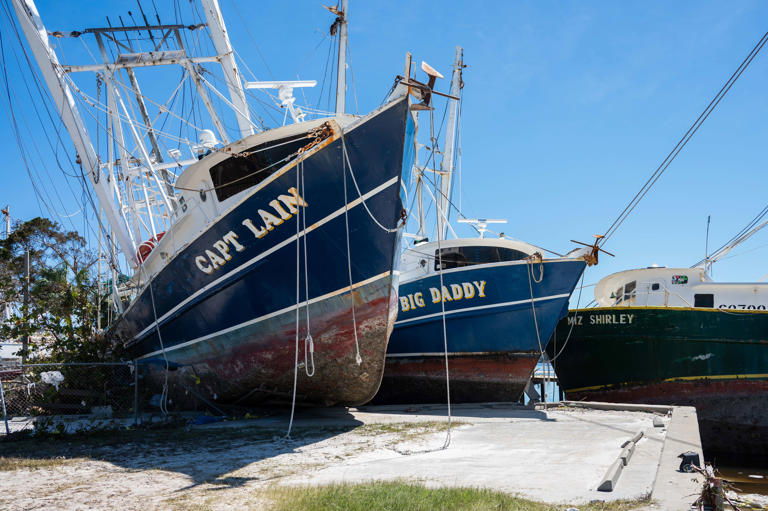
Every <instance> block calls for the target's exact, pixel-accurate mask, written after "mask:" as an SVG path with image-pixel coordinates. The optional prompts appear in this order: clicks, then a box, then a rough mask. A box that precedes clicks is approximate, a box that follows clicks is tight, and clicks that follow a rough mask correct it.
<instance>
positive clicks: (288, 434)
mask: <svg viewBox="0 0 768 511" xmlns="http://www.w3.org/2000/svg"><path fill="white" fill-rule="evenodd" d="M296 190H299V168H298V166H297V167H296ZM300 219H301V216H300V215H299V214H298V212H297V213H296V323H295V328H296V340H295V350H294V358H293V395H292V397H291V417H290V419H289V420H288V431H287V432H286V433H285V437H284V438H286V439H288V438H291V430H292V429H293V417H294V414H295V412H296V389H297V387H298V382H299V306H300V305H301V296H300V294H299V293H300V289H301V286H300V282H299V281H300V277H301V273H300V272H301V270H300V268H301V266H300V263H299V257H300V253H299V247H300V246H301V242H300V241H299V233H300V232H301V225H300V223H299V221H300ZM307 305H309V297H307Z"/></svg>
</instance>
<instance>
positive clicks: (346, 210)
mask: <svg viewBox="0 0 768 511" xmlns="http://www.w3.org/2000/svg"><path fill="white" fill-rule="evenodd" d="M341 145H342V148H343V149H344V153H343V154H342V158H341V159H342V167H343V170H342V173H341V174H342V180H343V181H344V227H345V229H344V230H345V234H346V236H347V273H348V275H349V298H350V301H351V302H352V330H353V331H354V333H355V362H356V363H357V365H360V364H362V363H363V358H362V357H361V356H360V342H359V340H358V338H357V318H356V317H355V295H354V290H353V289H352V255H351V250H350V247H349V202H348V200H347V148H346V146H345V144H344V134H343V132H342V135H341ZM349 172H350V174H352V166H351V165H350V166H349ZM352 179H353V180H354V179H355V175H354V174H352ZM355 186H357V183H355ZM358 193H360V191H359V190H358ZM361 198H362V196H361ZM363 205H365V201H363ZM367 209H368V208H367V206H366V210H367ZM369 214H370V212H369ZM371 218H373V217H371ZM374 220H375V219H374Z"/></svg>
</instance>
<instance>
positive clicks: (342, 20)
mask: <svg viewBox="0 0 768 511" xmlns="http://www.w3.org/2000/svg"><path fill="white" fill-rule="evenodd" d="M338 17H339V68H338V69H337V74H336V115H341V114H343V113H344V108H345V105H344V102H345V100H346V97H347V20H349V5H348V2H347V0H341V12H339V13H338Z"/></svg>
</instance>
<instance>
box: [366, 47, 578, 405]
mask: <svg viewBox="0 0 768 511" xmlns="http://www.w3.org/2000/svg"><path fill="white" fill-rule="evenodd" d="M463 67H464V64H463V50H462V49H461V48H457V50H456V56H455V60H454V68H453V76H452V81H451V83H452V85H451V93H450V95H451V97H452V98H458V97H459V95H460V94H461V89H462V87H463V82H462V69H463ZM452 98H449V100H450V104H449V106H448V115H447V119H448V120H447V130H446V135H445V144H444V145H445V149H444V152H443V155H442V161H441V165H440V170H439V171H432V170H431V169H428V168H426V167H425V166H421V167H419V166H416V167H414V179H413V181H414V183H415V186H414V187H415V192H414V193H415V194H416V198H415V199H414V200H415V201H417V203H418V206H419V207H418V222H419V223H418V227H417V233H416V234H414V235H412V236H411V238H412V239H414V242H413V243H412V244H411V245H409V246H407V247H406V248H405V251H404V254H403V256H402V262H401V266H400V289H399V297H400V303H399V305H400V309H399V312H398V317H397V322H396V323H395V329H394V331H393V332H392V337H391V339H390V341H389V348H388V350H387V364H386V368H385V371H384V379H383V381H382V386H381V389H380V390H379V393H378V394H377V396H376V402H382V403H383V402H386V403H430V402H431V403H435V402H444V401H445V400H446V398H447V393H446V379H448V380H449V385H450V399H451V401H452V402H482V401H517V400H518V399H519V397H520V395H521V394H522V391H523V389H524V388H525V386H526V385H527V383H528V381H529V380H530V377H531V375H532V374H533V371H534V369H535V367H536V364H537V362H538V361H539V358H540V356H541V354H542V352H543V350H544V348H545V346H546V343H547V342H548V340H549V338H550V336H551V334H552V332H553V331H554V328H555V325H556V324H557V322H558V320H559V319H560V318H561V317H563V316H564V315H565V314H566V312H567V308H568V299H569V298H570V296H571V293H572V292H573V290H574V288H575V286H576V284H577V283H578V281H579V278H580V277H581V275H582V273H583V272H584V269H585V267H586V257H585V256H587V255H588V254H589V252H588V251H586V249H577V250H575V251H573V252H571V253H569V254H568V255H566V256H564V257H556V258H544V257H543V255H542V254H543V253H544V252H545V251H544V250H543V249H541V248H538V247H536V246H534V245H531V244H528V243H525V242H522V241H518V240H513V239H508V238H505V237H499V238H494V239H491V238H486V237H485V233H486V232H487V225H488V224H489V223H492V222H495V221H494V220H487V219H466V218H464V219H459V222H468V223H471V224H473V225H474V226H475V229H476V230H477V231H478V233H479V237H478V238H459V237H456V235H455V232H454V231H453V229H452V227H451V226H450V223H449V218H450V215H451V210H452V208H453V207H454V205H453V203H452V202H451V194H452V183H453V181H452V174H453V170H454V166H455V165H454V164H455V162H454V158H455V156H456V154H457V152H458V151H456V145H457V137H456V131H457V124H458V114H459V112H458V105H459V102H458V101H457V99H452ZM432 156H433V155H431V157H432ZM431 157H430V159H432V158H431ZM428 175H434V176H435V186H434V188H435V189H434V191H430V190H429V187H428V180H427V179H425V176H428ZM425 190H426V191H427V192H429V193H430V194H431V196H432V198H433V199H434V205H435V209H436V216H437V221H436V225H437V226H436V229H435V236H436V239H435V240H433V241H429V240H428V239H427V238H426V222H427V221H426V219H425V218H424V207H423V205H422V194H423V193H424V191H425ZM449 231H450V232H451V233H452V234H453V235H454V239H446V236H447V234H448V232H449ZM446 357H447V362H446Z"/></svg>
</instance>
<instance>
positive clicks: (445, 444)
mask: <svg viewBox="0 0 768 511" xmlns="http://www.w3.org/2000/svg"><path fill="white" fill-rule="evenodd" d="M429 120H430V125H429V127H430V135H433V134H434V114H433V113H432V110H430V115H429ZM434 152H435V144H432V155H431V156H432V157H434ZM435 189H437V183H436V182H435ZM438 209H439V208H435V214H436V215H437V219H438V222H439V219H440V211H438ZM437 261H438V264H439V267H440V271H439V273H438V274H439V275H440V308H441V320H442V323H443V359H444V361H445V394H446V401H447V405H448V425H447V429H446V433H445V441H444V442H443V445H442V446H441V447H439V448H438V449H425V450H421V451H410V450H406V451H401V450H398V449H394V450H395V452H397V453H398V454H402V455H404V456H410V455H412V454H425V453H429V452H435V451H443V450H445V449H447V448H448V447H449V446H450V445H451V428H452V425H453V421H452V418H453V416H452V413H451V377H450V371H449V367H448V330H447V327H446V315H445V300H444V299H443V295H442V293H443V287H444V284H443V254H442V250H441V248H440V232H437Z"/></svg>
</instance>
